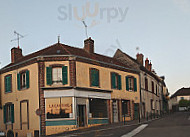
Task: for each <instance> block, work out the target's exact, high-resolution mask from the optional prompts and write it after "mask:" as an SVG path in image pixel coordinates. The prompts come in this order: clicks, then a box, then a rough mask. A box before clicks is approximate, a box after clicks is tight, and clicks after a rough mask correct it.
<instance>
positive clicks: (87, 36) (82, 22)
mask: <svg viewBox="0 0 190 137" xmlns="http://www.w3.org/2000/svg"><path fill="white" fill-rule="evenodd" d="M82 23H83V24H84V27H85V32H86V38H88V33H87V27H88V26H87V25H86V23H85V21H84V20H82Z"/></svg>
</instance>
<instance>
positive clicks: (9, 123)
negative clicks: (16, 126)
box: [5, 121, 13, 125]
mask: <svg viewBox="0 0 190 137" xmlns="http://www.w3.org/2000/svg"><path fill="white" fill-rule="evenodd" d="M5 124H6V125H12V124H13V123H12V122H11V121H9V122H7V123H5Z"/></svg>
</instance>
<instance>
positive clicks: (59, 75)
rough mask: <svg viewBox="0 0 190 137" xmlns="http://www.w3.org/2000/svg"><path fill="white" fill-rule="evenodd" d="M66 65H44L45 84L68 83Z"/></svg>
mask: <svg viewBox="0 0 190 137" xmlns="http://www.w3.org/2000/svg"><path fill="white" fill-rule="evenodd" d="M67 71H68V70H67V66H60V65H57V66H56V65H55V66H51V67H46V82H47V85H52V84H56V83H62V84H63V85H66V84H68V74H67Z"/></svg>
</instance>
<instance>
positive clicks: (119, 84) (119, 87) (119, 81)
mask: <svg viewBox="0 0 190 137" xmlns="http://www.w3.org/2000/svg"><path fill="white" fill-rule="evenodd" d="M118 89H119V90H121V75H118Z"/></svg>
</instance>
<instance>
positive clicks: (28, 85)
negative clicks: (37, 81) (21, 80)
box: [26, 70, 30, 88]
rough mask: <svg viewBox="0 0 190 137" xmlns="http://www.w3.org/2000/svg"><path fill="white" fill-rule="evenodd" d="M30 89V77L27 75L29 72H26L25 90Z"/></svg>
mask: <svg viewBox="0 0 190 137" xmlns="http://www.w3.org/2000/svg"><path fill="white" fill-rule="evenodd" d="M29 87H30V75H29V71H28V70H27V71H26V88H29Z"/></svg>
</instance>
